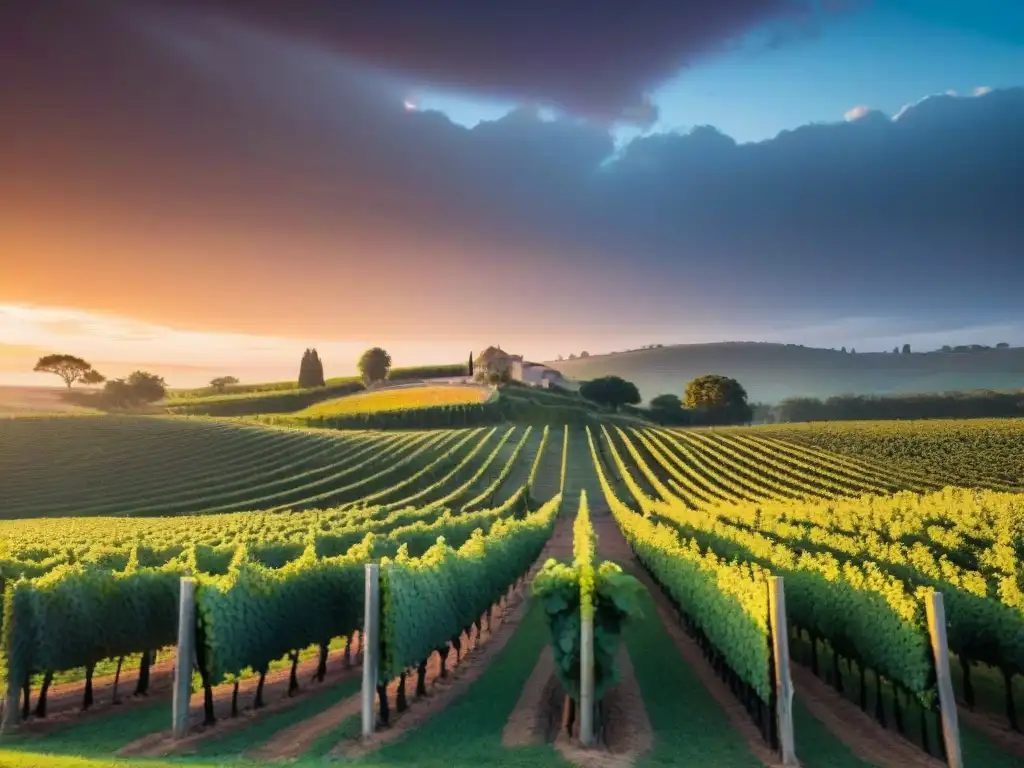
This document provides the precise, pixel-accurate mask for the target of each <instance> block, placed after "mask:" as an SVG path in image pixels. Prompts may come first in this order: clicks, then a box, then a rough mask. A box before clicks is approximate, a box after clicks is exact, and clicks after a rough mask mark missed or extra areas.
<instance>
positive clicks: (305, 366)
mask: <svg viewBox="0 0 1024 768" xmlns="http://www.w3.org/2000/svg"><path fill="white" fill-rule="evenodd" d="M311 353H312V350H310V349H307V350H306V351H305V352H303V353H302V362H301V363H299V388H300V389H305V388H306V387H311V386H313V385H312V384H311V383H310V378H311V374H312V370H311V366H310V363H311V362H312V356H311Z"/></svg>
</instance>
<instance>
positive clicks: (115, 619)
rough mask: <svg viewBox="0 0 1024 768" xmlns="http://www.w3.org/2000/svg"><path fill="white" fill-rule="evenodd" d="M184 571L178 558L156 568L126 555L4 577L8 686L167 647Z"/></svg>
mask: <svg viewBox="0 0 1024 768" xmlns="http://www.w3.org/2000/svg"><path fill="white" fill-rule="evenodd" d="M183 573H184V568H183V564H182V563H181V562H180V561H171V562H169V563H167V564H166V565H165V566H163V567H161V568H138V567H136V565H135V563H134V562H131V561H130V562H129V567H128V568H126V569H125V570H123V571H110V570H107V569H104V568H103V567H102V566H91V565H85V564H82V563H75V564H66V565H61V566H58V567H57V568H55V569H53V570H51V571H50V572H49V573H47V574H44V575H42V576H40V577H38V578H36V579H32V580H28V579H21V580H19V581H16V582H14V583H9V584H8V585H7V587H6V590H5V598H4V617H5V620H4V628H3V629H4V633H3V654H4V656H5V657H6V659H7V664H8V684H14V685H21V684H23V683H24V681H25V679H26V675H28V674H31V673H35V672H46V671H51V672H57V671H61V670H66V669H73V668H75V667H84V666H86V665H90V664H94V663H96V662H98V661H100V660H102V659H106V658H110V657H117V656H124V655H128V654H131V653H135V652H139V651H146V650H151V649H154V648H163V647H165V646H167V645H173V644H174V642H175V640H176V627H175V625H176V622H177V605H178V583H179V579H180V577H181V575H182V574H183Z"/></svg>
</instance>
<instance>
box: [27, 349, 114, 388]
mask: <svg viewBox="0 0 1024 768" xmlns="http://www.w3.org/2000/svg"><path fill="white" fill-rule="evenodd" d="M33 370H35V371H36V372H37V373H53V374H56V375H57V376H59V377H60V378H61V379H63V380H64V383H65V384H66V385H67V388H68V389H71V385H72V384H74V383H76V382H80V383H82V384H102V383H103V382H104V381H105V379H104V378H103V375H102V374H101V373H99V371H97V370H95V369H94V368H93V367H92V364H91V363H88V362H86V361H85V360H83V359H82V358H80V357H75V356H74V355H45V356H43V357H40V358H39V361H38V362H37V363H36V367H35V368H34V369H33Z"/></svg>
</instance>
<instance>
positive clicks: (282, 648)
mask: <svg viewBox="0 0 1024 768" xmlns="http://www.w3.org/2000/svg"><path fill="white" fill-rule="evenodd" d="M372 550H373V538H372V537H367V538H366V539H365V540H364V541H363V542H362V543H361V544H357V545H356V546H354V547H353V548H352V549H351V550H349V551H348V552H347V553H346V554H344V555H341V556H339V557H333V558H318V557H317V556H316V552H315V548H314V547H309V548H307V550H306V553H305V554H304V555H303V556H302V557H300V558H299V559H298V560H293V561H292V562H290V563H288V564H286V565H284V566H283V567H281V568H277V569H271V568H267V567H265V566H262V565H259V564H255V563H252V562H249V561H248V560H247V558H245V557H244V556H241V557H237V558H236V559H235V561H234V562H232V564H231V567H230V570H229V572H228V573H227V575H225V576H220V577H216V576H212V577H207V576H200V577H199V579H198V584H197V589H196V615H197V629H198V637H199V639H200V643H201V645H202V648H201V652H200V654H199V656H200V658H201V659H203V663H204V665H205V668H206V669H205V671H206V673H207V676H208V680H209V682H210V684H213V685H215V684H217V683H219V682H221V681H222V680H224V679H225V678H226V677H227V676H228V675H238V674H240V673H241V672H242V670H244V669H246V668H247V667H248V668H252V669H254V670H256V671H258V672H265V671H266V670H267V668H268V667H269V665H270V663H271V662H272V661H275V660H276V659H279V658H281V657H282V656H284V655H285V654H286V653H288V652H290V651H297V650H300V649H302V648H306V647H307V646H309V645H312V644H314V643H321V644H324V645H326V644H327V643H329V642H330V640H331V639H332V638H334V637H341V636H347V635H350V634H351V633H352V631H353V630H356V629H358V628H359V626H360V622H361V621H362V617H363V599H364V592H363V566H364V564H365V563H366V562H368V561H369V560H370V558H371V557H372Z"/></svg>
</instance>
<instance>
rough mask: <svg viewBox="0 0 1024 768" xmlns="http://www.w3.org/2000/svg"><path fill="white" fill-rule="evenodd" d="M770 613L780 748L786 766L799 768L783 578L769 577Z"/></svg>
mask: <svg viewBox="0 0 1024 768" xmlns="http://www.w3.org/2000/svg"><path fill="white" fill-rule="evenodd" d="M768 612H769V615H770V617H771V629H772V646H773V651H774V653H775V690H776V696H775V700H776V712H774V713H773V715H774V716H775V717H776V718H777V719H778V728H779V749H780V750H781V752H782V764H783V765H799V763H798V762H797V759H796V743H795V741H794V739H793V680H792V678H791V677H790V675H789V629H788V627H787V624H786V591H785V589H784V588H783V584H782V577H781V576H770V577H769V578H768Z"/></svg>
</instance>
